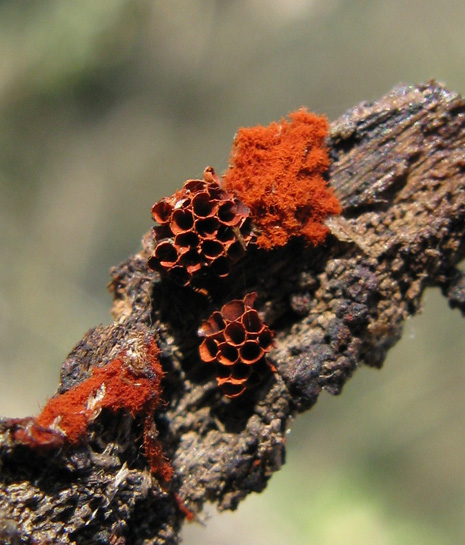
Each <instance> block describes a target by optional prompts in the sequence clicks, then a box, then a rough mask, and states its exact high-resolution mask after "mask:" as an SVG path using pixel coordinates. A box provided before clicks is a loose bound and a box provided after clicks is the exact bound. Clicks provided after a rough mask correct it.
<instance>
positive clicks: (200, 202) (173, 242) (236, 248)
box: [148, 167, 252, 286]
mask: <svg viewBox="0 0 465 545" xmlns="http://www.w3.org/2000/svg"><path fill="white" fill-rule="evenodd" d="M152 217H153V219H154V220H155V221H156V222H157V223H158V224H159V225H157V226H156V227H154V228H153V232H154V236H155V240H156V242H157V244H156V247H155V251H154V254H153V255H152V256H151V257H150V258H149V260H148V265H149V267H150V268H152V269H154V270H157V271H159V272H161V273H162V274H166V275H167V276H168V277H169V278H171V279H172V280H174V281H175V282H176V283H178V284H181V285H183V286H187V285H189V284H190V283H191V281H192V279H193V278H197V277H199V276H201V275H202V274H204V275H208V276H210V273H212V274H213V275H215V276H218V277H220V278H222V277H225V276H227V275H228V274H229V269H230V265H231V264H232V263H234V262H236V261H237V260H238V259H240V258H241V257H242V256H243V255H244V252H245V249H246V247H247V244H248V243H249V242H250V241H251V239H252V232H251V227H250V220H249V210H248V208H247V207H246V206H245V205H244V204H243V203H242V202H241V201H240V200H239V199H238V198H237V197H235V196H234V195H233V194H232V193H230V192H228V191H225V190H224V189H222V188H221V186H220V183H219V179H218V176H216V174H215V172H214V170H213V168H211V167H207V168H206V169H205V171H204V174H203V180H187V182H185V184H184V185H183V187H182V189H181V190H180V191H177V192H176V193H175V194H174V195H172V196H171V197H165V198H163V199H161V200H160V201H158V202H157V203H155V204H154V205H153V207H152Z"/></svg>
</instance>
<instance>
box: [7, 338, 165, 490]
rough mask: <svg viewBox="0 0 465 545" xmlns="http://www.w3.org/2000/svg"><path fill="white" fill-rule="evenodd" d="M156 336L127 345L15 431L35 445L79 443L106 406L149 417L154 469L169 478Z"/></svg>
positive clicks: (147, 438)
mask: <svg viewBox="0 0 465 545" xmlns="http://www.w3.org/2000/svg"><path fill="white" fill-rule="evenodd" d="M159 353H160V350H159V348H158V346H157V345H156V343H155V341H154V340H152V341H151V342H150V343H149V344H142V343H140V344H139V345H138V346H136V348H135V349H134V348H132V349H130V350H127V351H123V352H122V353H121V354H120V355H119V356H118V357H117V358H115V359H114V360H112V361H111V362H110V363H108V364H107V365H105V366H104V367H99V368H97V367H96V368H94V369H93V370H92V374H91V376H90V377H89V378H88V379H87V380H85V381H84V382H82V383H81V384H79V385H78V386H76V387H74V388H71V389H70V390H68V391H67V392H65V393H63V394H60V395H57V396H55V397H52V398H51V399H50V400H49V401H48V403H47V404H46V405H45V407H44V408H43V410H42V412H41V414H40V415H39V416H38V417H37V418H36V419H30V420H29V421H28V426H27V427H25V428H24V429H19V430H17V431H16V433H15V439H16V440H18V441H19V442H21V443H23V444H26V445H28V446H30V447H31V448H39V449H40V448H44V447H47V446H48V447H57V446H64V445H77V444H80V443H82V442H84V441H85V440H86V439H87V434H88V427H89V425H90V424H91V423H92V422H93V421H94V420H95V418H97V416H98V415H99V413H100V411H101V410H102V409H107V410H109V411H111V412H113V413H116V412H118V411H125V412H128V413H129V414H130V415H131V416H133V417H143V418H144V440H143V450H144V454H145V456H146V458H147V460H148V462H149V465H150V469H151V471H152V473H154V474H157V475H159V476H160V477H161V478H162V479H163V480H165V481H168V480H169V479H170V478H171V475H172V472H173V470H172V467H171V465H170V464H169V462H168V461H167V460H166V459H165V457H164V456H163V452H162V448H161V445H160V443H159V441H158V440H157V439H156V428H155V424H154V422H153V413H154V411H155V409H156V408H157V406H158V404H159V403H160V399H161V379H162V378H163V370H162V367H161V364H160V362H159V359H158V356H159Z"/></svg>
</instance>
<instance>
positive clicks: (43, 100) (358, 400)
mask: <svg viewBox="0 0 465 545" xmlns="http://www.w3.org/2000/svg"><path fill="white" fill-rule="evenodd" d="M464 29H465V3H464V2H463V0H442V1H438V0H389V1H386V0H307V1H306V0H238V1H232V0H217V1H214V0H176V1H169V0H165V1H155V0H140V1H139V0H99V1H98V2H96V1H95V0H80V1H79V2H76V1H75V0H47V1H43V2H18V1H8V0H2V1H1V2H0V255H1V266H0V372H1V374H0V376H1V379H0V414H2V415H7V416H25V415H30V414H36V413H37V412H38V410H39V409H40V407H41V406H42V405H43V404H44V402H45V400H46V399H47V397H48V396H51V395H52V394H53V392H54V390H55V388H56V385H57V379H58V372H59V367H60V363H61V362H62V361H63V360H64V358H65V357H66V355H67V353H68V352H69V351H70V349H71V348H72V347H73V345H74V344H75V343H76V342H77V341H78V340H79V339H80V338H81V337H82V335H83V334H84V332H85V331H86V330H87V329H89V328H90V327H91V326H94V325H96V324H98V323H108V322H109V321H110V314H109V308H110V306H111V298H110V296H109V294H107V292H106V289H105V285H106V284H107V282H108V280H109V274H108V271H109V268H110V267H111V266H112V265H115V264H117V263H119V262H120V261H122V260H124V259H125V258H126V257H127V256H128V255H130V254H131V253H134V252H135V251H137V250H138V248H139V245H140V238H141V235H142V234H143V233H145V232H146V231H147V230H148V229H149V228H150V227H151V224H152V222H151V218H150V207H151V204H152V203H153V202H155V201H156V200H157V199H159V198H160V197H162V196H163V195H167V194H171V193H172V192H173V190H174V189H175V188H179V187H180V186H181V184H182V183H183V182H184V180H186V179H187V178H191V177H196V176H199V175H201V173H202V171H203V169H204V167H205V166H206V165H213V166H214V167H215V168H216V169H217V170H218V171H220V172H221V171H223V170H224V169H225V168H226V167H227V164H228V156H229V151H230V146H231V142H232V139H233V136H234V133H235V131H236V129H237V128H238V127H240V126H250V125H255V124H258V123H261V124H268V123H269V122H271V121H273V120H277V119H279V118H281V117H282V116H284V115H286V114H287V113H288V112H289V111H291V110H294V109H296V108H298V107H300V106H302V105H306V106H308V107H309V108H310V109H311V110H313V111H316V112H318V113H326V115H328V117H329V118H330V119H335V118H337V117H338V116H339V115H341V114H342V113H343V112H344V111H345V110H346V109H348V108H349V107H352V106H354V105H356V104H357V103H358V102H360V101H362V100H375V99H377V98H379V97H381V96H382V95H383V94H384V93H386V92H387V91H388V90H390V89H391V88H392V87H393V86H394V85H396V84H397V83H399V82H405V83H419V82H425V81H427V80H429V79H432V78H435V79H438V80H440V81H443V82H444V83H446V84H447V86H448V88H449V89H451V90H455V91H457V92H461V93H464V92H465V70H464V68H465V62H464V61H465V32H464ZM464 332H465V322H464V320H463V319H462V318H461V316H460V314H459V313H458V312H457V311H451V310H450V309H449V308H448V306H447V303H446V301H445V300H444V299H443V298H441V296H440V294H439V292H437V291H435V290H430V291H429V292H428V293H427V295H426V298H425V301H424V310H423V313H422V314H421V315H419V316H417V317H415V318H413V319H411V320H410V321H409V322H408V323H407V324H406V327H405V333H404V336H403V338H402V340H401V341H400V342H399V343H398V345H397V346H396V347H395V348H394V349H393V350H391V352H390V354H389V357H388V360H387V361H386V364H385V367H384V369H383V370H381V371H380V372H378V371H375V370H372V369H360V370H359V371H358V372H357V373H356V375H355V377H354V378H353V379H352V380H351V381H350V382H349V384H348V385H347V386H346V388H345V390H344V393H343V395H342V396H339V397H337V398H334V397H331V396H329V395H327V394H323V395H322V396H321V399H320V400H319V402H318V404H317V406H316V407H315V408H314V409H313V410H312V411H310V412H309V413H307V414H306V415H303V416H302V417H300V418H299V419H298V420H297V421H296V422H295V423H294V424H293V425H291V426H290V432H289V436H288V450H287V464H286V465H285V466H284V468H283V469H282V470H281V471H280V472H279V473H278V474H276V475H275V476H274V477H273V478H272V479H271V481H270V484H269V487H268V488H267V490H266V491H265V492H264V493H263V494H260V495H253V496H251V497H249V498H248V499H247V500H246V501H245V502H244V503H243V504H242V505H241V506H240V508H239V509H238V511H237V512H235V513H231V514H221V515H216V514H215V512H214V510H212V509H209V510H207V512H206V513H205V515H204V519H205V521H206V526H205V527H204V526H202V525H200V524H191V525H188V526H187V527H186V529H185V531H184V540H185V541H184V542H185V543H186V544H188V545H194V544H200V543H201V544H204V545H209V544H214V543H215V544H216V543H218V542H219V543H222V544H223V545H236V544H239V543H240V544H247V545H255V544H257V545H258V544H263V543H267V544H268V545H274V544H278V543H279V544H281V543H282V542H285V543H291V544H293V545H303V544H309V545H312V544H318V545H338V544H344V545H347V544H348V545H351V544H370V545H378V544H379V545H398V544H403V543H406V544H407V543H408V544H409V545H411V544H417V543H418V544H420V543H421V544H422V545H429V544H442V545H443V544H446V545H448V544H454V545H455V544H457V543H463V542H464V539H465V472H464V469H465V467H464V466H465V431H464V430H465V403H464V395H463V392H464V387H465V371H464V363H465V356H464V352H465V339H464V337H465V336H464Z"/></svg>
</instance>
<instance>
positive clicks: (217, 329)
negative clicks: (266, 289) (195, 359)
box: [199, 292, 275, 398]
mask: <svg viewBox="0 0 465 545" xmlns="http://www.w3.org/2000/svg"><path fill="white" fill-rule="evenodd" d="M256 298H257V294H256V293H255V292H254V293H249V294H247V295H246V296H245V297H244V299H235V300H234V301H230V302H229V303H226V304H225V305H223V307H222V308H221V310H220V311H215V312H214V313H213V314H212V315H211V316H210V318H209V319H208V320H205V321H204V322H203V323H202V326H201V327H200V329H199V336H201V337H204V339H203V341H202V343H201V345H200V347H199V353H200V358H201V359H202V360H203V361H204V362H206V363H212V364H215V366H216V380H217V382H218V386H219V387H220V388H221V390H222V392H223V394H224V395H225V396H226V397H229V398H235V397H238V396H240V395H241V394H243V393H244V392H245V391H246V390H247V389H251V388H253V387H255V386H257V385H258V384H260V382H261V381H262V380H263V377H264V376H265V375H266V374H267V373H268V372H269V371H270V369H271V370H272V371H275V368H274V366H273V365H272V364H271V363H270V362H269V361H268V360H267V358H266V354H267V353H268V352H269V351H270V350H271V348H272V346H273V337H274V333H273V332H272V331H271V330H270V328H269V327H268V326H267V325H266V324H264V323H263V321H262V319H261V318H260V316H259V314H258V312H257V311H256V310H255V309H254V308H253V304H254V302H255V299H256Z"/></svg>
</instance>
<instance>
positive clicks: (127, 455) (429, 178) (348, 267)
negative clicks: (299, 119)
mask: <svg viewBox="0 0 465 545" xmlns="http://www.w3.org/2000/svg"><path fill="white" fill-rule="evenodd" d="M329 145H330V150H331V155H332V166H331V169H330V172H329V180H330V183H331V185H332V186H333V188H334V189H335V191H336V193H337V195H338V197H339V199H340V201H341V203H342V205H343V208H344V210H343V214H342V219H341V220H338V219H335V220H332V221H331V222H330V223H331V229H332V232H333V234H332V235H331V236H330V237H329V238H328V240H327V243H326V245H325V246H324V247H321V248H310V247H305V246H304V245H303V244H302V243H301V242H300V241H298V240H295V241H293V242H292V243H290V244H288V245H287V246H286V247H284V248H281V249H278V250H274V251H271V252H264V251H260V250H257V249H252V250H249V251H248V253H247V256H246V257H245V258H244V259H243V260H241V261H240V262H239V263H238V264H237V265H236V269H235V270H234V271H233V274H231V278H230V279H229V280H228V281H223V282H222V283H218V285H217V286H212V296H211V297H210V298H209V299H208V300H207V299H206V298H205V297H204V296H203V295H201V294H199V293H195V292H193V291H191V290H189V289H187V288H186V289H184V288H183V289H181V288H177V287H175V286H173V285H171V284H168V283H167V282H166V281H161V280H160V278H159V277H158V276H157V275H156V274H155V273H153V272H151V271H150V270H148V268H147V266H146V259H147V257H148V256H149V255H150V253H151V251H152V249H153V248H152V244H153V242H152V239H151V237H150V236H149V235H146V236H145V237H144V238H143V249H142V250H141V251H140V252H139V253H138V254H136V255H135V256H132V257H130V258H129V259H128V260H127V261H126V262H125V263H123V264H121V265H119V266H118V267H115V268H114V269H112V271H111V275H112V280H111V282H110V289H111V291H112V292H113V294H114V307H113V316H114V322H113V323H112V324H110V325H108V326H98V327H96V328H94V329H91V330H90V331H89V332H88V333H87V334H86V335H85V336H84V338H83V339H82V340H81V341H80V342H79V343H78V344H77V345H76V347H75V348H74V349H73V350H72V352H71V353H70V354H69V356H68V357H67V359H66V360H65V362H64V363H63V366H62V369H61V380H60V385H59V389H58V391H59V392H64V391H66V390H68V389H69V388H71V387H72V386H74V385H77V384H79V383H80V382H82V381H83V380H84V379H85V378H87V377H88V376H89V374H90V371H91V369H92V367H93V366H94V365H97V366H102V365H105V364H106V363H108V362H109V361H111V359H112V358H114V357H115V355H116V354H117V353H118V352H119V351H120V350H121V349H122V348H124V347H125V346H126V345H127V343H128V342H129V341H130V340H131V338H133V337H134V336H135V335H140V334H141V333H143V334H145V335H155V336H156V339H157V341H158V342H159V344H160V346H161V347H162V350H163V361H162V363H163V367H164V369H165V372H166V376H165V379H164V382H163V390H164V394H163V397H164V401H165V403H164V406H163V407H162V408H161V409H159V410H158V414H157V417H156V422H157V429H158V433H159V438H160V439H161V441H162V442H163V445H164V449H165V452H166V454H167V456H168V458H169V459H170V460H171V461H172V464H173V467H174V470H175V473H174V478H173V480H172V481H171V482H170V483H169V484H168V485H164V484H163V483H160V482H158V480H157V479H156V477H154V476H153V475H151V474H150V472H149V471H148V468H147V464H146V461H145V459H144V457H143V456H142V455H141V452H140V446H141V437H140V430H141V428H140V422H138V421H137V419H135V420H134V419H132V418H131V417H130V416H129V415H124V414H118V415H111V414H107V413H105V412H102V413H101V415H100V416H99V417H98V419H97V420H96V421H95V422H94V423H93V424H92V428H91V434H90V437H89V441H88V443H87V444H86V445H82V446H80V447H76V448H73V449H61V450H57V451H56V452H53V453H51V454H50V452H49V453H47V454H44V453H41V452H37V451H31V450H30V449H28V448H27V447H25V446H22V445H18V444H16V443H15V442H14V440H13V439H12V433H11V430H12V429H13V428H14V426H15V425H16V424H15V422H16V421H15V420H14V419H1V420H0V463H1V466H0V467H1V479H0V539H1V541H2V542H4V543H17V544H22V543H30V544H33V543H54V544H68V543H69V544H87V543H89V544H91V543H92V544H124V543H128V544H129V543H131V544H134V545H137V544H145V545H149V544H175V543H177V536H178V532H179V529H180V526H181V524H182V522H183V519H184V514H183V512H182V510H181V509H180V508H179V502H177V501H176V495H177V496H178V497H179V498H180V499H181V500H182V502H184V504H185V505H186V506H187V507H188V508H189V509H191V510H192V511H194V512H196V511H198V510H200V509H201V507H202V504H203V503H204V502H206V501H210V502H214V503H215V504H216V505H217V506H218V507H219V509H234V508H235V507H236V506H237V504H238V502H239V501H240V500H241V499H243V498H244V497H245V496H246V495H247V494H248V493H249V492H252V491H254V492H260V491H261V490H263V489H264V488H265V486H266V483H267V480H268V479H269V477H270V476H271V475H272V473H273V472H274V471H277V470H278V469H279V468H280V467H281V465H282V464H283V462H284V434H285V431H286V428H287V425H288V422H289V420H290V419H292V418H294V417H295V416H296V415H297V414H298V413H299V412H302V411H304V410H307V409H310V408H311V407H312V405H313V404H314V403H315V402H316V400H317V398H318V395H319V393H320V392H321V391H322V390H323V389H324V390H326V391H328V392H330V393H333V394H339V393H340V392H341V390H342V388H343V386H344V384H345V382H346V381H347V380H348V379H349V378H350V377H351V375H352V374H353V372H354V371H355V370H356V368H357V367H358V366H360V365H362V364H366V365H370V366H374V367H380V366H381V365H382V363H383V361H384V359H385V357H386V353H387V351H388V350H389V348H390V347H391V346H393V345H394V344H395V343H396V342H397V340H399V338H400V336H401V332H402V324H403V322H404V320H405V319H406V318H407V316H409V315H412V314H414V313H415V312H416V311H417V310H418V309H419V307H420V302H421V296H422V294H423V291H424V289H425V288H426V287H428V286H440V287H441V288H442V291H443V293H444V295H445V296H446V297H447V298H448V299H449V302H450V304H451V306H454V307H458V308H460V309H461V310H462V312H465V276H464V274H463V273H461V272H460V271H459V270H458V269H457V268H456V266H457V264H458V263H459V262H460V260H461V259H463V257H464V254H465V234H464V233H465V101H464V100H463V99H462V98H461V97H460V96H458V95H457V94H455V93H452V92H450V91H448V90H447V89H445V88H444V87H443V86H441V85H439V84H437V83H435V82H430V83H428V84H426V85H420V86H417V87H413V86H403V85H402V86H398V87H396V88H395V89H394V90H393V91H392V92H390V93H389V94H388V95H386V96H385V97H383V98H382V99H380V100H379V101H377V102H375V103H373V104H367V103H362V104H360V105H358V106H356V107H355V108H353V109H352V110H350V111H349V112H347V113H346V114H345V115H344V116H342V117H341V118H340V119H339V120H337V121H335V122H334V123H333V124H332V125H331V131H330V139H329ZM151 204H152V203H149V205H151ZM254 290H255V291H257V292H258V294H259V297H258V300H257V303H258V308H259V310H260V311H261V312H262V313H263V314H264V316H265V320H266V322H267V323H268V324H269V325H270V326H271V327H272V328H273V329H274V330H275V331H276V334H277V336H276V339H277V345H276V348H275V349H274V350H273V352H272V353H271V358H270V359H271V361H272V362H273V363H274V365H275V366H276V367H277V369H278V372H277V373H276V374H272V376H270V378H269V380H268V381H267V383H265V384H263V385H261V387H260V388H259V389H257V390H256V391H254V392H252V393H251V394H250V395H247V396H245V397H244V396H242V397H241V398H238V399H237V400H232V401H230V400H227V399H225V398H223V397H222V396H221V394H220V392H219V390H218V388H217V386H216V381H215V378H214V376H213V374H212V373H211V371H210V369H209V367H208V366H206V365H204V364H202V363H201V362H200V361H199V358H198V355H197V347H198V338H197V336H196V330H197V328H198V326H199V324H200V322H201V320H202V319H204V318H205V317H207V316H208V315H209V314H210V313H211V311H212V310H213V309H216V308H219V307H220V306H221V305H222V304H223V303H224V302H226V301H227V300H231V299H233V298H239V297H242V296H243V294H244V293H245V292H250V291H254ZM380 379H382V377H380Z"/></svg>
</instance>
